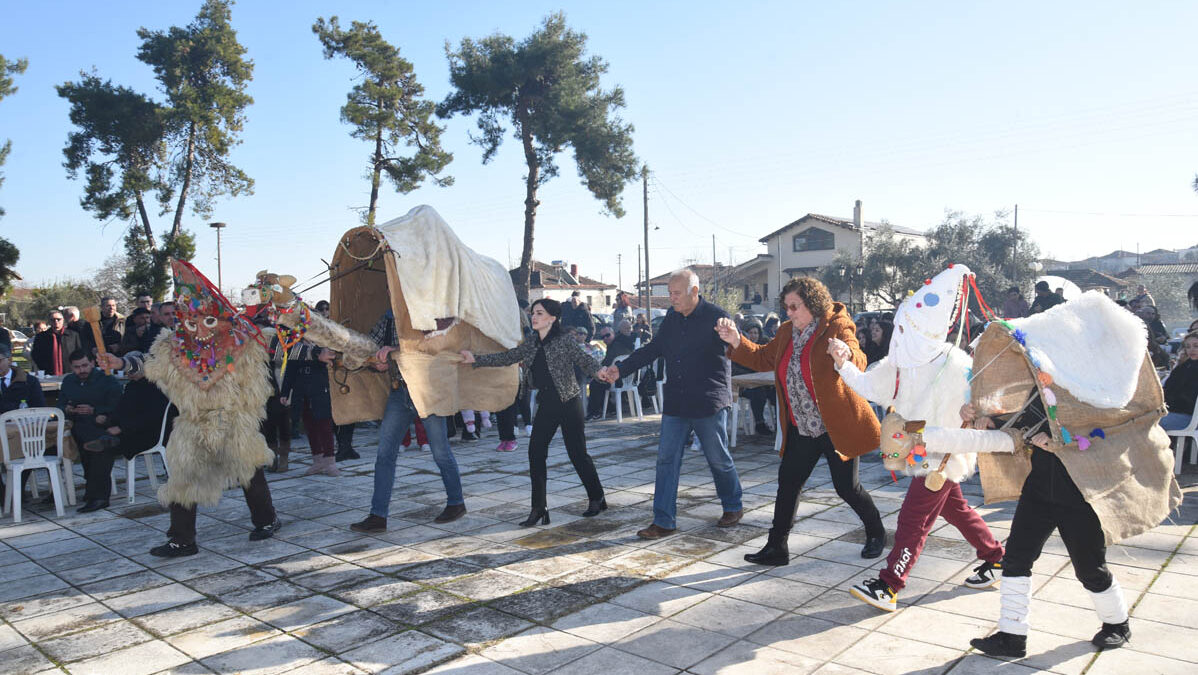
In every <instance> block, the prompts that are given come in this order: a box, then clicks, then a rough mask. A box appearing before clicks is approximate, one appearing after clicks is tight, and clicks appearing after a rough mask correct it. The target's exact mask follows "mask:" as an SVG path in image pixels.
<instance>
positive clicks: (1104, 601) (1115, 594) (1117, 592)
mask: <svg viewBox="0 0 1198 675" xmlns="http://www.w3.org/2000/svg"><path fill="white" fill-rule="evenodd" d="M1003 583H1006V581H1005V580H1004V581H1003ZM1090 599H1091V600H1093V601H1094V611H1095V612H1098V619H1099V620H1100V621H1102V622H1103V623H1123V622H1124V621H1127V601H1126V600H1124V599H1123V589H1122V588H1120V587H1119V581H1118V580H1116V579H1111V587H1110V588H1108V589H1106V590H1105V591H1103V592H1101V593H1094V592H1091V593H1090Z"/></svg>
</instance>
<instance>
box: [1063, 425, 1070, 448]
mask: <svg viewBox="0 0 1198 675" xmlns="http://www.w3.org/2000/svg"><path fill="white" fill-rule="evenodd" d="M1061 442H1062V443H1064V444H1065V445H1069V444H1070V443H1072V442H1073V436H1072V435H1071V434H1070V433H1069V430H1068V429H1066V428H1065V427H1061Z"/></svg>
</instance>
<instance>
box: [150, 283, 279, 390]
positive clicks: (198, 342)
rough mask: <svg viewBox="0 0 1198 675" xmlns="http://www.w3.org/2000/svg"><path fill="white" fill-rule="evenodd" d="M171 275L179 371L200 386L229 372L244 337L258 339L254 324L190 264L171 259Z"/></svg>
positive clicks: (174, 353) (211, 383)
mask: <svg viewBox="0 0 1198 675" xmlns="http://www.w3.org/2000/svg"><path fill="white" fill-rule="evenodd" d="M171 269H172V271H173V272H174V276H175V318H176V323H175V345H174V350H173V355H174V358H175V360H176V362H177V363H178V364H179V366H180V367H181V370H182V371H183V372H184V373H186V374H187V376H188V377H189V378H190V379H191V380H192V381H194V382H195V383H196V384H197V385H198V386H199V387H200V389H207V388H208V387H210V386H212V385H213V384H214V383H215V382H216V381H217V380H219V379H220V378H221V377H223V376H224V375H225V373H227V372H232V371H233V369H234V363H235V362H236V357H237V355H238V354H239V353H240V352H241V350H242V348H243V346H244V345H245V343H246V341H247V340H258V339H259V331H258V329H257V327H255V326H254V325H253V324H251V323H249V322H248V321H246V320H245V317H244V316H242V315H241V314H240V313H238V312H237V310H236V309H235V308H234V307H233V305H232V304H230V303H229V301H228V300H226V299H225V296H223V295H221V293H220V291H219V290H217V288H216V287H215V286H213V285H212V282H211V281H209V280H208V279H207V277H205V276H204V275H203V274H201V273H200V271H199V270H197V269H196V268H195V267H193V266H192V265H191V264H190V263H187V262H184V261H181V260H172V261H171Z"/></svg>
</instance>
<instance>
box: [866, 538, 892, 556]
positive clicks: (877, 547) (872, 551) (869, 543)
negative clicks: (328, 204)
mask: <svg viewBox="0 0 1198 675" xmlns="http://www.w3.org/2000/svg"><path fill="white" fill-rule="evenodd" d="M885 548H886V535H884V534H883V535H882V536H880V537H868V536H867V537H866V538H865V547H864V548H862V549H861V557H862V558H877V557H878V556H880V555H882V550H883V549H885Z"/></svg>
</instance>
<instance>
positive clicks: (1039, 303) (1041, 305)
mask: <svg viewBox="0 0 1198 675" xmlns="http://www.w3.org/2000/svg"><path fill="white" fill-rule="evenodd" d="M1062 302H1065V299H1064V298H1062V297H1061V296H1059V295H1057V294H1056V293H1053V292H1052V289H1051V288H1050V287H1049V286H1048V282H1047V281H1037V282H1036V299H1035V300H1033V301H1032V306H1031V308H1029V309H1028V311H1027V313H1028V316H1031V315H1032V314H1039V313H1040V312H1043V311H1044V310H1046V309H1049V308H1052V307H1056V306H1057V305H1059V304H1061V303H1062Z"/></svg>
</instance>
